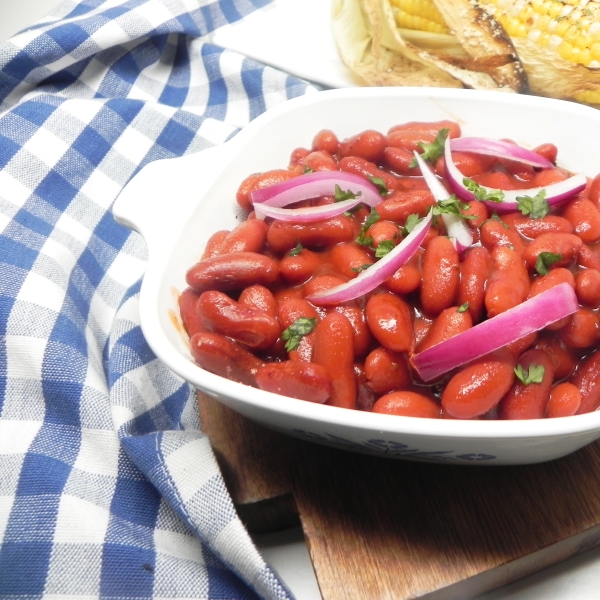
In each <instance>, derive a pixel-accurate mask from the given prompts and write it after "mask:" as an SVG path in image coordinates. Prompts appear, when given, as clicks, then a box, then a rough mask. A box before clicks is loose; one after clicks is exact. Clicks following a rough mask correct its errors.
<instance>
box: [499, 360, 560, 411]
mask: <svg viewBox="0 0 600 600" xmlns="http://www.w3.org/2000/svg"><path fill="white" fill-rule="evenodd" d="M519 365H520V366H521V367H522V369H523V371H524V372H525V373H527V374H528V373H529V369H530V368H531V367H538V368H543V371H544V372H543V375H542V378H541V381H540V382H538V383H533V382H531V383H523V382H522V381H521V380H520V379H515V381H514V383H513V384H512V386H511V388H510V389H509V390H508V392H507V394H506V395H505V396H504V397H503V398H502V400H500V403H499V404H498V417H499V418H500V419H541V418H542V417H543V416H544V415H545V414H546V406H547V404H548V399H549V398H550V390H551V388H552V382H553V380H554V369H553V364H552V360H551V359H550V357H549V356H548V355H547V354H546V353H545V352H544V351H543V350H536V349H533V350H528V351H527V352H524V353H523V354H522V355H521V357H520V358H519V360H518V361H517V368H518V367H519Z"/></svg>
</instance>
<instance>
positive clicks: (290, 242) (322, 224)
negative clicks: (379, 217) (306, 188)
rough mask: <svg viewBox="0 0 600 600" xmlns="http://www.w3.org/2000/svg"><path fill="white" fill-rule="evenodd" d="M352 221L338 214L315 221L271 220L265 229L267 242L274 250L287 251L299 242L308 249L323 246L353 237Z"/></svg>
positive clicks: (346, 240) (347, 240)
mask: <svg viewBox="0 0 600 600" xmlns="http://www.w3.org/2000/svg"><path fill="white" fill-rule="evenodd" d="M354 236H355V228H354V222H353V220H352V219H351V218H350V217H346V216H344V215H340V216H338V217H333V218H331V219H327V220H326V221H319V222H317V223H290V222H287V221H273V222H272V223H271V224H270V225H269V229H268V230H267V244H268V245H269V247H270V248H271V249H272V250H273V251H274V252H288V251H289V250H291V249H292V248H295V247H296V246H297V244H298V242H300V244H301V245H302V247H307V248H309V249H318V248H325V247H327V246H333V245H335V244H339V243H341V242H349V241H350V240H352V239H354Z"/></svg>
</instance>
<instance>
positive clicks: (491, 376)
mask: <svg viewBox="0 0 600 600" xmlns="http://www.w3.org/2000/svg"><path fill="white" fill-rule="evenodd" d="M514 367H515V359H514V357H513V356H512V354H511V353H510V352H507V351H506V350H498V351H497V352H492V353H491V354H488V355H486V356H484V357H482V358H480V359H477V360H475V361H473V362H471V363H469V364H468V365H467V366H466V367H464V368H463V369H462V370H461V371H459V372H458V373H456V374H455V375H454V376H453V377H452V378H451V379H450V381H449V382H448V384H447V385H446V387H445V388H444V391H443V392H442V407H443V408H444V411H445V412H447V413H448V414H449V415H451V416H452V417H455V418H457V419H472V418H473V417H477V416H480V415H484V414H485V413H487V412H488V411H490V410H491V409H492V408H494V407H495V406H496V405H497V404H498V402H500V400H501V399H502V396H504V394H506V392H508V390H509V389H510V387H511V385H512V383H513V380H514V377H515V374H514V371H513V369H514Z"/></svg>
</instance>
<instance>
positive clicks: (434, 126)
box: [387, 119, 461, 141]
mask: <svg viewBox="0 0 600 600" xmlns="http://www.w3.org/2000/svg"><path fill="white" fill-rule="evenodd" d="M441 129H447V130H448V138H449V139H452V138H455V137H460V134H461V129H460V125H459V124H458V123H457V122H456V121H451V120H449V119H442V120H440V121H431V122H429V121H408V122H407V123H399V124H398V125H393V126H392V127H390V128H389V130H388V132H387V133H388V135H390V134H393V133H396V132H405V133H408V132H412V133H416V134H419V135H422V136H423V137H425V138H427V139H428V140H431V141H433V140H435V138H436V136H437V134H438V133H439V131H440V130H441Z"/></svg>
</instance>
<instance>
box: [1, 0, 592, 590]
mask: <svg viewBox="0 0 600 600" xmlns="http://www.w3.org/2000/svg"><path fill="white" fill-rule="evenodd" d="M300 1H302V6H301V12H302V13H303V14H305V15H312V16H313V17H314V15H315V12H316V11H320V12H321V14H322V12H323V8H322V7H323V4H324V3H326V0H276V2H277V3H278V4H285V3H288V5H289V6H290V7H291V8H292V10H293V11H294V12H298V14H299V10H300V4H299V3H300ZM317 3H319V4H317ZM57 4H58V2H57V0H20V1H19V0H0V40H5V39H7V38H8V37H10V36H11V35H13V34H14V33H16V32H17V31H19V30H20V29H23V28H25V27H27V26H28V25H30V24H32V23H34V22H36V21H37V20H38V19H40V18H42V17H43V16H44V15H45V14H46V13H47V12H48V11H50V10H51V9H52V8H53V7H54V6H56V5H57ZM273 15H274V12H273V11H270V16H269V18H273ZM320 27H321V29H325V30H326V27H325V26H324V25H323V23H321V25H320ZM303 29H304V28H294V27H285V26H284V27H282V28H281V31H286V32H287V34H286V35H288V36H290V37H288V38H287V39H288V41H289V43H290V44H291V45H293V44H294V39H293V36H294V35H297V36H298V38H299V39H298V40H297V41H298V43H300V41H301V40H300V36H304V42H305V41H306V31H302V30H303ZM234 38H235V39H237V40H239V36H231V35H230V34H229V33H228V32H225V33H224V34H222V35H219V36H218V37H217V40H216V41H219V42H220V43H222V44H223V45H227V44H228V40H230V39H231V40H232V43H231V46H232V49H235V50H239V49H240V48H237V47H234V46H235V45H236V44H237V42H235V43H234V42H233V40H234ZM275 42H277V40H275ZM275 42H274V43H275ZM320 43H321V44H323V45H324V47H326V48H331V45H332V44H331V40H327V39H325V40H321V42H320ZM268 51H269V48H268V46H265V44H264V38H261V45H260V46H257V48H256V52H255V53H254V54H255V56H253V58H258V59H261V58H264V56H263V55H265V56H266V55H267V54H268ZM265 53H267V54H265ZM334 62H335V61H334ZM275 66H276V65H275ZM328 69H329V74H331V76H332V77H339V78H340V79H339V80H340V81H343V80H344V78H345V77H346V74H345V73H344V69H343V67H341V66H340V65H337V64H334V63H332V64H330V65H328ZM255 540H256V543H257V545H258V547H259V548H260V550H261V552H262V554H263V556H264V557H265V559H266V560H267V561H268V562H269V563H270V564H271V565H272V566H273V568H274V569H275V570H276V571H277V572H278V573H279V575H280V576H281V578H282V579H283V580H284V581H285V582H286V584H287V585H288V586H289V587H290V589H291V590H292V592H293V593H294V594H295V595H296V598H297V600H321V595H320V593H319V588H318V585H317V582H316V579H315V575H314V571H313V568H312V564H311V562H310V558H309V554H308V550H307V547H306V544H305V542H304V538H303V535H302V531H301V529H300V528H294V529H289V530H286V531H282V532H278V533H273V534H268V535H260V536H256V537H255ZM542 599H543V600H597V599H600V548H596V549H592V550H589V551H587V552H585V553H583V554H581V555H579V556H576V557H574V558H572V559H569V560H567V561H564V562H562V563H560V564H558V565H555V566H553V567H550V568H548V569H545V570H543V571H541V572H539V573H536V574H534V575H531V576H529V577H526V578H524V579H521V580H520V581H517V582H515V583H512V584H510V585H507V586H504V587H502V588H500V589H498V590H495V591H493V592H489V593H488V594H484V595H483V596H479V597H478V598H477V600H542ZM349 600H372V599H367V598H362V599H349ZM373 600H375V599H373Z"/></svg>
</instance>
